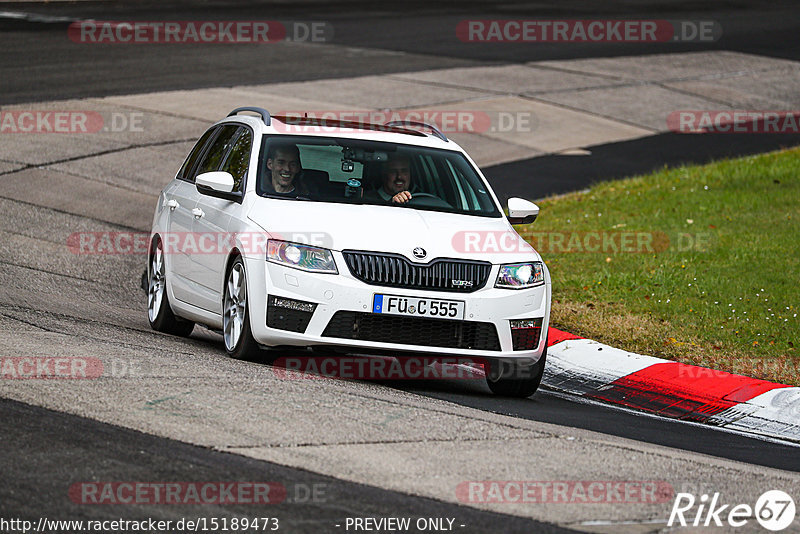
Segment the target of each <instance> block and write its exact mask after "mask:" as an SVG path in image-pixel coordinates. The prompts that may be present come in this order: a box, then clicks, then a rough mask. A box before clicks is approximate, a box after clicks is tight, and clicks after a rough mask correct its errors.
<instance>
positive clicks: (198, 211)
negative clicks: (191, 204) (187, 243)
mask: <svg viewBox="0 0 800 534" xmlns="http://www.w3.org/2000/svg"><path fill="white" fill-rule="evenodd" d="M192 215H194V218H195V219H199V218H200V217H202V216H203V215H205V212H203V210H201V209H200V208H194V209H193V210H192Z"/></svg>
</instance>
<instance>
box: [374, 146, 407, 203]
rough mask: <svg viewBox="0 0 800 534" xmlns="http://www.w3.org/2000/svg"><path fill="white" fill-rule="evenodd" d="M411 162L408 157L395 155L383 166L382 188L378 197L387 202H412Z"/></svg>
mask: <svg viewBox="0 0 800 534" xmlns="http://www.w3.org/2000/svg"><path fill="white" fill-rule="evenodd" d="M410 187H411V161H410V160H409V159H408V156H403V155H400V154H395V155H392V156H391V157H389V159H388V161H387V162H386V163H384V165H383V172H382V175H381V187H380V188H378V190H377V195H378V196H379V197H380V198H381V199H382V200H384V201H386V202H396V203H397V204H405V203H406V202H408V201H409V200H411V193H409V191H408V190H409V189H410Z"/></svg>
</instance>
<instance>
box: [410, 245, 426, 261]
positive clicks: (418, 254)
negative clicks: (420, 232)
mask: <svg viewBox="0 0 800 534" xmlns="http://www.w3.org/2000/svg"><path fill="white" fill-rule="evenodd" d="M412 254H414V257H415V258H417V259H418V260H421V259H423V258H425V256H427V255H428V253H427V252H425V249H424V248H422V247H417V248H415V249H414V250H413V251H412Z"/></svg>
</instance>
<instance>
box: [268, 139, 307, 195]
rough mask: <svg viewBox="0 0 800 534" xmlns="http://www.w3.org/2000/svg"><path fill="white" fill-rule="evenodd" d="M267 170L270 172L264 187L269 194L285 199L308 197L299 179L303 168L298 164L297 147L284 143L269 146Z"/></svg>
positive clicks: (298, 153) (298, 154) (298, 151)
mask: <svg viewBox="0 0 800 534" xmlns="http://www.w3.org/2000/svg"><path fill="white" fill-rule="evenodd" d="M267 169H269V171H270V172H269V175H268V181H267V183H266V184H264V185H265V186H266V187H265V189H267V191H268V192H269V193H270V194H278V195H281V196H287V197H296V196H297V195H298V194H299V195H308V189H307V188H306V186H305V184H304V183H303V180H302V179H301V173H302V171H303V166H302V165H301V163H300V150H299V149H298V148H297V145H294V144H291V143H286V144H274V145H272V146H270V149H269V152H268V154H267ZM270 190H271V191H270Z"/></svg>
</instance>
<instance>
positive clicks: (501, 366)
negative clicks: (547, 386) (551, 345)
mask: <svg viewBox="0 0 800 534" xmlns="http://www.w3.org/2000/svg"><path fill="white" fill-rule="evenodd" d="M546 360H547V342H546V341H545V345H544V352H542V357H541V358H539V361H538V362H536V363H535V364H533V365H532V366H520V365H519V364H516V363H514V362H513V361H509V360H490V361H489V369H488V370H487V372H486V385H487V386H489V389H490V390H492V393H494V394H495V395H500V396H502V397H518V398H523V399H524V398H528V397H530V396H531V395H533V394H534V393H536V390H537V389H539V384H541V383H542V376H544V366H545V361H546Z"/></svg>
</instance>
